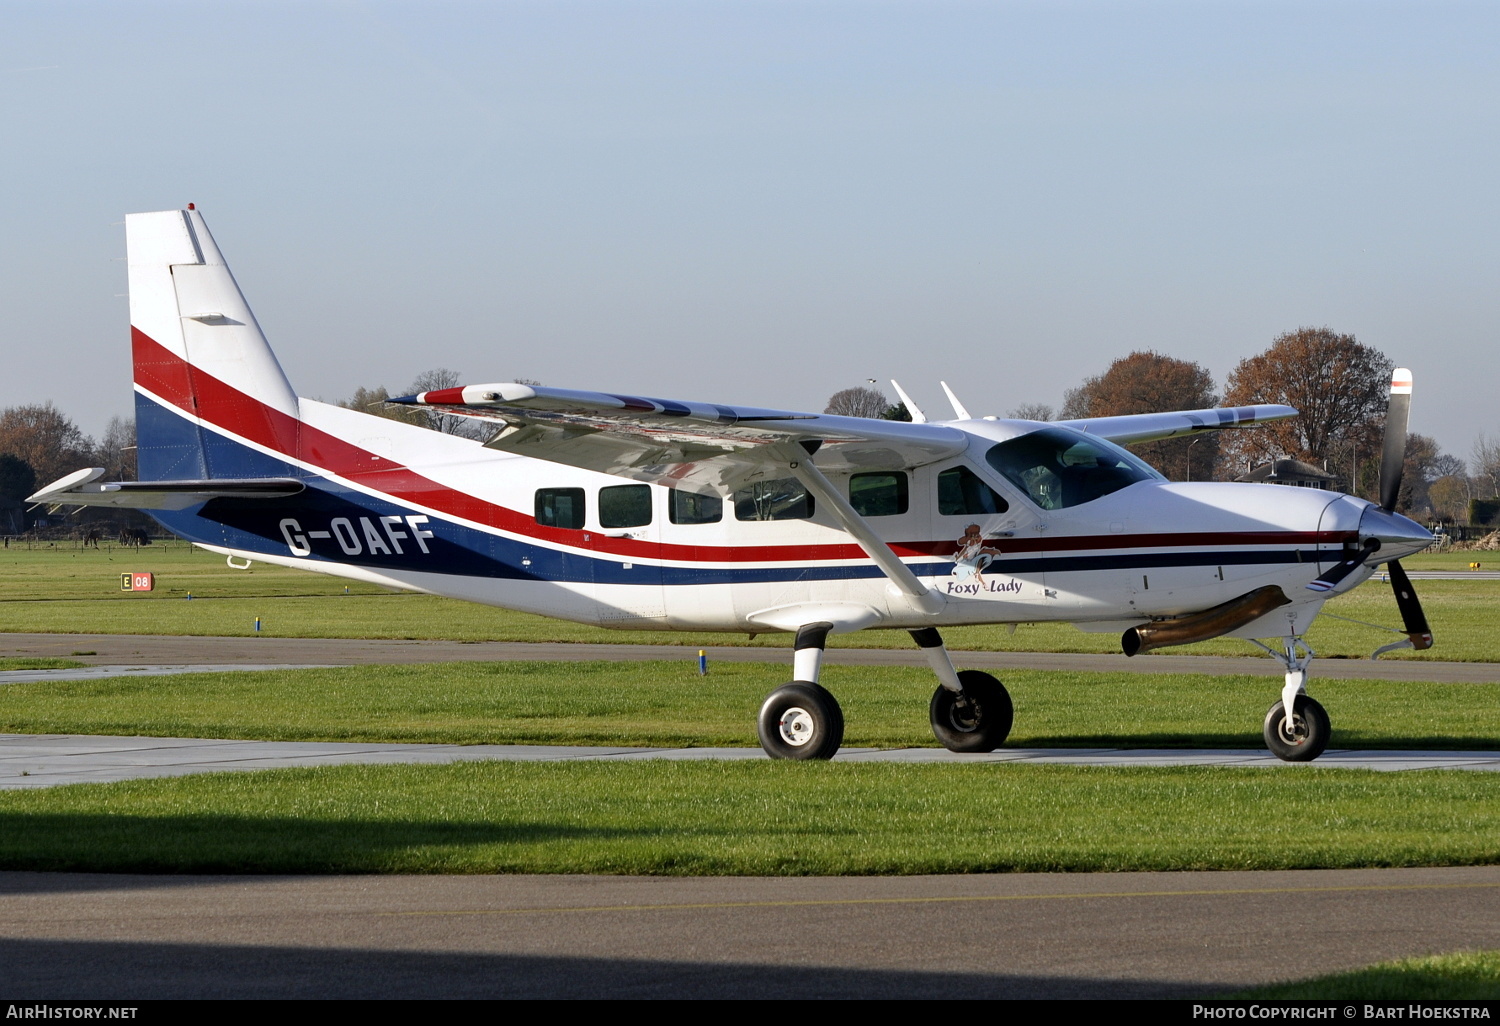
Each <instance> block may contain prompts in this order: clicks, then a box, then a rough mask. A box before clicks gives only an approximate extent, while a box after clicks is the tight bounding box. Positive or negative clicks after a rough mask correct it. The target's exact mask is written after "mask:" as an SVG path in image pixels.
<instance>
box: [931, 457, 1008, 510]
mask: <svg viewBox="0 0 1500 1026" xmlns="http://www.w3.org/2000/svg"><path fill="white" fill-rule="evenodd" d="M1008 509H1010V504H1009V503H1008V502H1006V501H1005V500H1004V499H1003V498H1001V497H1000V495H998V494H997V493H996V492H995V489H993V488H991V487H990V486H989V485H987V484H985V483H984V481H983V479H981V478H980V476H979V475H978V474H976V473H974V472H973V471H972V470H970V469H969V468H968V467H965V466H963V465H962V464H960V465H959V466H956V467H949V468H948V469H947V470H945V471H943V472H942V473H941V474H939V475H938V513H939V514H941V515H942V516H945V517H977V516H983V515H985V514H987V513H1004V512H1005V511H1006V510H1008Z"/></svg>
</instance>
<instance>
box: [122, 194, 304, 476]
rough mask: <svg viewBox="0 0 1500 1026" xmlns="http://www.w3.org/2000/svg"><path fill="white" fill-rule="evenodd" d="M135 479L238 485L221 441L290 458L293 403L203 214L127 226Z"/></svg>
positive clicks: (237, 460) (137, 218) (138, 220)
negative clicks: (227, 480)
mask: <svg viewBox="0 0 1500 1026" xmlns="http://www.w3.org/2000/svg"><path fill="white" fill-rule="evenodd" d="M125 246H126V253H127V258H128V262H129V267H130V334H131V345H132V351H133V356H134V369H135V387H136V437H137V445H138V446H139V448H138V452H137V455H138V462H139V466H140V478H141V480H143V481H161V480H172V479H188V478H214V477H237V476H242V475H243V473H244V468H243V467H242V466H241V465H240V464H241V463H242V462H243V458H242V456H240V455H238V454H240V453H242V452H243V449H242V448H241V447H240V446H238V445H234V444H226V442H225V439H226V436H233V437H237V438H239V439H244V440H248V441H250V442H253V443H256V444H259V445H264V446H266V447H268V448H271V449H274V450H277V451H279V452H283V453H295V452H296V451H297V428H298V420H297V396H296V393H295V392H293V391H292V386H291V385H290V384H289V383H288V382H287V379H286V375H285V374H284V373H283V372H282V370H281V365H280V364H279V363H277V362H276V355H275V354H274V353H273V352H272V351H271V347H270V345H269V344H267V342H266V338H265V336H264V335H263V334H261V330H260V325H259V324H257V323H256V322H255V315H254V314H253V313H251V312H250V307H249V305H248V304H247V303H246V302H245V297H244V296H243V295H242V294H241V293H240V287H239V285H238V284H237V283H236V282H235V280H234V275H233V274H231V273H230V271H229V267H228V266H227V265H226V264H225V263H224V257H223V255H222V254H221V253H220V252H219V247H218V245H217V244H216V243H215V242H214V239H213V236H212V235H210V234H209V231H208V226H207V225H206V224H205V223H204V221H203V215H202V214H200V213H199V212H198V211H197V210H194V209H192V208H191V207H189V208H188V209H187V210H163V211H158V212H155V213H150V214H130V215H127V216H126V218H125Z"/></svg>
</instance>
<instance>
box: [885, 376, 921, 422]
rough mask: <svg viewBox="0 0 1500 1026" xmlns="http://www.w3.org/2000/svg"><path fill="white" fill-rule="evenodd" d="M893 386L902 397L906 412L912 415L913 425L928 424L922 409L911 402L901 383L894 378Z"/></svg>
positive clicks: (892, 380)
mask: <svg viewBox="0 0 1500 1026" xmlns="http://www.w3.org/2000/svg"><path fill="white" fill-rule="evenodd" d="M891 386H892V387H893V388H895V390H896V394H897V395H898V396H900V397H901V403H902V405H904V406H905V407H906V412H907V413H909V414H911V422H912V423H913V424H926V423H927V414H925V413H923V412H922V409H921V407H919V406H918V405H917V404H916V403H914V402H912V401H911V396H909V395H907V394H906V389H904V388H902V387H901V382H899V381H897V380H896V379H895V378H892V379H891Z"/></svg>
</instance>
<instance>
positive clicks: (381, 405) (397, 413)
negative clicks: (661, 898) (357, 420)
mask: <svg viewBox="0 0 1500 1026" xmlns="http://www.w3.org/2000/svg"><path fill="white" fill-rule="evenodd" d="M390 397H391V393H390V392H388V391H387V390H386V387H385V386H384V385H376V386H375V387H374V388H365V387H364V386H363V385H361V386H360V387H359V388H356V389H355V390H354V394H353V395H352V396H350V397H349V398H348V399H345V400H343V401H342V402H340V403H339V405H340V406H342V407H343V408H344V409H346V410H358V411H359V412H360V413H369V414H373V415H374V416H376V417H384V418H386V419H387V420H399V421H401V422H403V423H406V424H415V425H416V426H417V427H427V426H428V425H427V417H426V416H425V415H424V414H423V413H422V411H420V410H416V409H413V408H412V407H410V406H398V405H396V404H394V403H389V402H387V401H386V400H388V399H389V398H390Z"/></svg>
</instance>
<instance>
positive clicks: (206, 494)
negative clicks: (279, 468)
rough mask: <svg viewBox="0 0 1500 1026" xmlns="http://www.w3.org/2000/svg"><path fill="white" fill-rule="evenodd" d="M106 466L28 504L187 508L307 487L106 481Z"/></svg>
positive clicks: (276, 480)
mask: <svg viewBox="0 0 1500 1026" xmlns="http://www.w3.org/2000/svg"><path fill="white" fill-rule="evenodd" d="M104 474H105V470H104V468H103V467H90V468H89V469H87V470H80V471H77V472H76V473H72V474H69V475H68V476H67V477H65V478H62V479H61V480H58V481H54V482H52V483H51V484H50V485H48V486H47V487H46V488H43V489H42V490H41V491H39V492H37V493H36V494H35V495H33V496H31V497H30V498H28V499H27V500H26V501H27V502H35V503H43V504H46V505H49V506H116V507H123V508H125V509H187V508H188V507H189V506H196V505H197V504H198V503H200V502H207V501H208V500H209V499H279V498H284V497H286V496H288V495H296V494H298V493H299V492H301V491H302V490H303V489H305V488H306V487H307V486H306V485H305V484H303V483H302V482H301V481H298V480H297V479H295V478H290V477H261V478H252V479H248V480H225V479H214V480H201V481H103V482H101V481H100V480H99V479H100V478H101V477H103V476H104Z"/></svg>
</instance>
